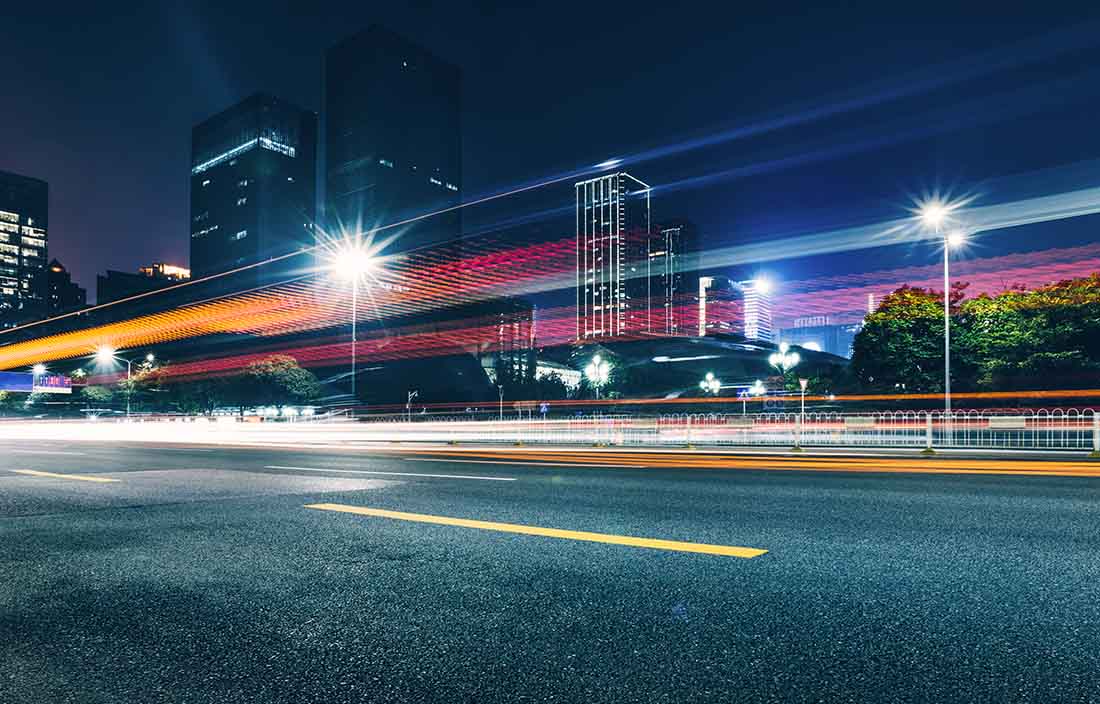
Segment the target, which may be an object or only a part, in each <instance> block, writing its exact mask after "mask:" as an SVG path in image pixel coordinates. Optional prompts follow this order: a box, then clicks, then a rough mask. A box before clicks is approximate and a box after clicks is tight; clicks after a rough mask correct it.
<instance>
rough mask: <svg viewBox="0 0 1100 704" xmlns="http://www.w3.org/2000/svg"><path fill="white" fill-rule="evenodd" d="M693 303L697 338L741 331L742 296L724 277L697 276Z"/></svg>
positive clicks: (736, 286)
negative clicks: (695, 302)
mask: <svg viewBox="0 0 1100 704" xmlns="http://www.w3.org/2000/svg"><path fill="white" fill-rule="evenodd" d="M696 300H697V304H698V316H697V321H698V322H697V332H698V335H699V337H703V336H705V335H713V334H727V335H728V334H733V333H740V332H742V331H743V330H744V325H743V318H744V312H745V308H744V301H745V299H744V294H743V293H742V291H741V288H740V286H738V285H737V284H735V283H734V282H733V281H730V280H729V279H728V278H726V277H725V276H700V277H699V295H698V298H697V299H696Z"/></svg>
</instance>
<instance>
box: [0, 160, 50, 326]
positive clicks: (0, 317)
mask: <svg viewBox="0 0 1100 704" xmlns="http://www.w3.org/2000/svg"><path fill="white" fill-rule="evenodd" d="M49 201H50V187H49V185H48V184H47V183H46V182H45V181H39V180H38V179H36V178H30V177H27V176H20V175H19V174H12V173H8V172H6V171H0V327H13V326H15V325H18V324H20V323H24V322H27V321H29V320H33V319H35V318H38V317H41V316H43V315H45V313H46V311H47V296H48V291H47V288H48V284H47V281H46V239H47V230H48V229H49Z"/></svg>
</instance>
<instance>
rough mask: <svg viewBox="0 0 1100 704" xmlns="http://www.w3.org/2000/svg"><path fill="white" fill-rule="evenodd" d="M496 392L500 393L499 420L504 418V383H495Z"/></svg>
mask: <svg viewBox="0 0 1100 704" xmlns="http://www.w3.org/2000/svg"><path fill="white" fill-rule="evenodd" d="M497 392H498V393H499V394H500V420H504V385H503V384H497Z"/></svg>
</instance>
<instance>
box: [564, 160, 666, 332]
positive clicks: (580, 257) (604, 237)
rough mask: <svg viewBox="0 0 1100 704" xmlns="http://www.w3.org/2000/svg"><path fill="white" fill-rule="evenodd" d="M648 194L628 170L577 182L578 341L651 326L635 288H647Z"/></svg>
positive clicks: (645, 303)
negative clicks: (639, 283)
mask: <svg viewBox="0 0 1100 704" xmlns="http://www.w3.org/2000/svg"><path fill="white" fill-rule="evenodd" d="M649 193H650V188H649V186H647V185H646V184H645V183H642V182H641V181H639V180H638V179H636V178H634V177H633V176H631V175H630V174H627V173H614V174H607V175H606V176H599V177H597V178H592V179H588V180H587V181H581V182H579V183H577V184H576V195H577V211H576V218H577V339H578V340H586V339H591V338H597V337H618V336H620V335H625V334H628V333H633V332H641V331H644V330H645V327H646V325H647V324H648V300H646V301H644V307H643V301H641V300H640V297H639V296H637V295H636V292H637V291H639V288H641V289H642V290H644V289H645V288H646V286H648V268H647V267H648V262H647V259H646V252H647V249H646V248H647V246H648V243H649V234H650V223H649ZM628 281H632V282H639V281H640V282H642V285H641V287H639V286H638V284H637V283H630V285H629V287H628V283H627V282H628ZM632 298H633V299H634V300H633V301H632V300H631V299H632Z"/></svg>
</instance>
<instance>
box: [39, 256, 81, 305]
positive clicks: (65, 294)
mask: <svg viewBox="0 0 1100 704" xmlns="http://www.w3.org/2000/svg"><path fill="white" fill-rule="evenodd" d="M46 282H47V290H48V293H47V296H46V307H47V315H58V314H60V313H68V312H69V311H74V310H80V309H81V308H83V307H85V306H86V305H88V292H87V291H85V290H84V289H83V288H82V287H80V286H78V285H77V284H76V282H74V281H73V277H72V275H71V274H70V273H69V270H68V269H66V268H65V267H64V266H63V265H62V264H61V262H59V261H57V260H56V259H52V260H50V265H49V267H48V268H47V271H46Z"/></svg>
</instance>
